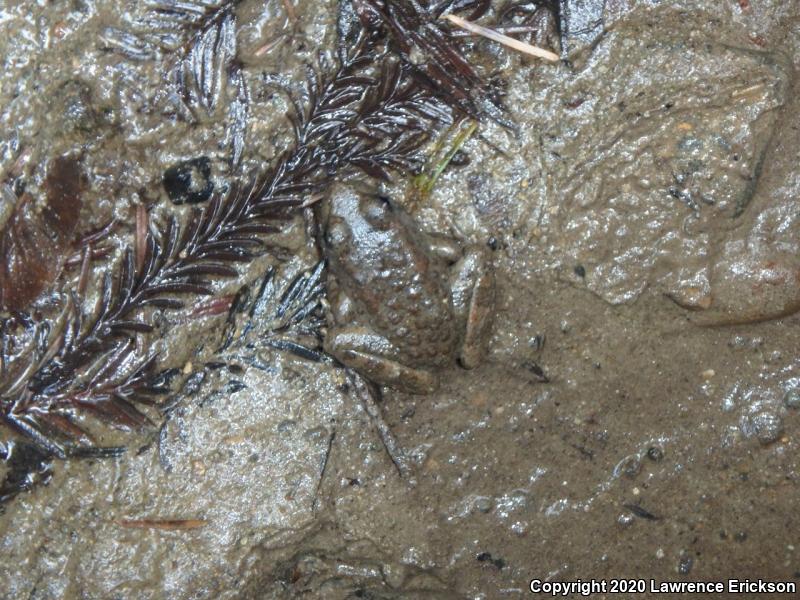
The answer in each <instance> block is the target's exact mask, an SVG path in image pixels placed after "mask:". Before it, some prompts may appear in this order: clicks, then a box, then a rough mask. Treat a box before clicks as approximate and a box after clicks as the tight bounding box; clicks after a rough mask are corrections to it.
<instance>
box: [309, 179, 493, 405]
mask: <svg viewBox="0 0 800 600" xmlns="http://www.w3.org/2000/svg"><path fill="white" fill-rule="evenodd" d="M317 216H318V220H319V224H320V228H321V233H322V236H321V238H322V239H321V244H322V248H323V252H324V254H325V256H326V258H327V260H328V280H327V285H328V300H329V302H330V308H329V310H328V324H329V328H328V332H327V335H326V339H325V344H324V347H325V350H326V351H327V352H328V353H330V354H331V355H333V356H334V357H336V358H337V359H338V360H339V361H341V362H342V363H343V364H344V365H346V366H348V367H350V368H352V369H354V370H355V371H357V372H359V373H360V374H361V375H363V376H364V377H366V378H367V379H369V380H371V381H373V382H374V383H377V384H381V385H386V386H389V387H393V388H397V389H400V390H403V391H408V392H412V393H429V392H432V391H433V390H435V389H436V387H437V385H438V383H439V375H438V372H439V370H440V369H441V368H443V367H446V366H448V365H451V364H452V363H453V362H454V361H455V360H456V359H457V360H458V361H459V362H460V364H461V365H462V366H463V367H465V368H472V367H475V366H476V365H477V364H478V363H479V362H480V361H481V359H482V358H483V355H484V353H485V350H486V346H487V341H488V336H489V332H490V329H491V325H492V319H493V316H494V296H495V285H494V274H493V271H492V269H491V266H490V261H489V255H488V250H487V249H486V248H484V247H481V246H476V245H466V246H462V245H461V244H460V243H458V242H457V241H456V240H453V239H451V238H447V237H444V236H440V235H434V234H428V233H424V232H422V231H420V229H419V227H418V226H417V224H416V222H415V221H414V219H413V218H412V217H411V216H410V215H409V214H408V213H407V212H406V211H405V210H403V208H402V207H401V206H400V205H398V204H396V203H395V202H393V201H392V200H390V199H388V198H386V197H385V196H381V195H379V194H377V193H374V192H367V191H364V190H360V189H357V188H354V187H352V186H348V185H345V184H337V185H335V186H333V188H332V189H331V190H330V192H329V194H328V196H327V198H326V199H325V201H323V202H321V203H320V205H319V206H318V213H317Z"/></svg>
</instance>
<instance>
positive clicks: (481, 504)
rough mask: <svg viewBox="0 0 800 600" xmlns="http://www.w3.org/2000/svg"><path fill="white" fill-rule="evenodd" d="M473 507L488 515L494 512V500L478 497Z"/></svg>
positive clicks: (487, 497)
mask: <svg viewBox="0 0 800 600" xmlns="http://www.w3.org/2000/svg"><path fill="white" fill-rule="evenodd" d="M472 505H473V506H474V507H475V510H477V511H478V512H481V513H488V512H489V511H491V510H492V499H491V498H490V497H489V496H478V497H477V498H475V501H474V502H473V504H472Z"/></svg>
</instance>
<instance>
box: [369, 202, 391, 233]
mask: <svg viewBox="0 0 800 600" xmlns="http://www.w3.org/2000/svg"><path fill="white" fill-rule="evenodd" d="M391 213H392V203H391V202H390V200H389V198H388V197H386V196H377V197H376V198H375V199H374V200H373V201H372V202H370V203H369V204H368V205H367V206H366V207H365V209H364V218H365V219H366V220H367V221H369V222H370V223H371V224H372V225H377V226H380V225H382V224H385V223H386V221H387V219H388V218H389V215H390V214H391Z"/></svg>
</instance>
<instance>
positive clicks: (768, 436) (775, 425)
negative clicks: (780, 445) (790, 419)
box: [751, 412, 783, 446]
mask: <svg viewBox="0 0 800 600" xmlns="http://www.w3.org/2000/svg"><path fill="white" fill-rule="evenodd" d="M751 425H752V427H753V432H754V433H755V436H756V437H757V438H758V441H759V442H761V443H762V444H764V445H765V446H766V445H767V444H771V443H773V442H776V441H777V440H778V439H780V437H781V434H783V421H782V420H781V418H780V417H779V416H778V415H776V414H773V413H771V412H761V413H757V414H755V415H753V417H752V420H751Z"/></svg>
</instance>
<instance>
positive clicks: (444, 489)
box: [0, 0, 800, 600]
mask: <svg viewBox="0 0 800 600" xmlns="http://www.w3.org/2000/svg"><path fill="white" fill-rule="evenodd" d="M567 4H571V5H572V6H573V12H572V13H571V16H570V13H567V16H568V17H569V18H571V19H572V21H571V22H570V23H568V24H567V25H569V26H568V27H564V26H563V25H562V31H563V33H564V34H565V35H564V37H563V38H562V39H563V40H564V41H565V43H567V47H566V50H567V53H566V57H567V58H568V60H565V61H562V63H559V64H557V65H550V64H545V63H543V62H541V61H537V60H534V59H530V58H526V57H522V56H520V55H518V54H515V53H513V52H512V51H510V50H508V49H505V48H501V47H500V46H497V45H496V44H494V43H493V42H487V41H475V40H473V41H471V42H469V44H468V46H469V47H468V49H467V51H468V53H469V55H470V56H471V57H477V59H479V60H480V63H479V64H480V65H481V66H482V67H483V66H487V67H491V69H492V70H493V73H494V74H496V75H497V77H498V79H499V80H501V81H505V82H506V83H505V85H506V89H505V98H504V103H505V105H506V106H507V107H508V116H509V117H510V118H511V119H512V120H513V121H514V122H515V123H516V124H517V127H518V130H519V133H518V134H515V133H514V132H513V131H510V130H508V129H506V128H503V127H502V126H500V125H497V124H494V123H491V122H488V123H484V124H482V125H481V127H480V129H479V131H478V133H477V134H476V135H474V136H472V137H471V138H470V139H469V140H468V141H467V142H466V143H465V145H464V146H463V148H462V151H463V153H464V154H465V155H466V157H467V158H468V160H465V161H463V162H465V163H467V164H465V165H462V166H451V167H449V168H448V169H447V170H445V171H444V173H443V174H442V176H441V177H440V179H439V180H438V181H437V183H436V185H435V187H434V189H433V191H432V192H431V194H430V196H429V197H427V198H424V199H422V200H420V199H419V198H416V199H414V200H413V201H412V200H409V198H410V194H409V192H408V184H407V181H405V180H403V179H401V178H397V179H396V180H395V182H394V183H393V184H391V185H388V186H387V187H386V192H387V193H389V194H391V195H392V197H393V198H394V199H395V200H396V201H397V202H399V203H401V204H403V203H405V204H403V205H404V206H406V209H407V210H409V212H412V213H413V215H414V218H415V219H416V220H417V222H418V223H419V224H420V227H421V228H422V229H424V230H426V231H429V232H433V233H438V234H445V235H448V236H450V237H455V238H457V239H459V240H462V241H463V242H464V243H470V244H485V245H487V246H488V247H489V248H491V250H492V252H491V254H492V261H493V264H494V269H495V276H496V282H497V292H496V293H497V306H496V309H495V310H496V314H495V317H494V325H493V330H492V334H491V339H490V342H489V350H488V355H487V356H486V358H485V359H484V360H483V362H482V363H481V364H480V365H479V366H477V367H476V368H474V369H470V370H465V369H462V368H460V367H459V366H458V365H457V364H455V362H454V363H453V364H452V365H451V366H449V367H446V368H445V369H444V370H443V371H441V372H440V373H439V375H438V377H439V388H438V389H437V390H436V391H435V392H434V393H432V394H427V395H415V394H409V393H403V392H399V391H396V390H392V389H385V390H384V391H383V395H382V396H383V397H382V400H381V407H382V410H383V414H384V418H385V420H386V422H387V423H388V424H389V426H390V428H391V430H392V432H393V434H394V436H395V437H396V438H397V440H398V442H399V444H400V446H401V447H402V448H403V449H404V450H405V452H406V453H407V454H408V456H409V459H410V462H411V464H412V466H413V470H414V480H415V483H416V485H413V486H412V485H410V482H409V479H408V478H405V479H404V478H401V477H400V476H399V475H398V471H397V469H396V468H395V465H394V464H393V463H392V461H391V460H390V458H389V457H388V455H387V454H386V451H385V449H384V447H383V445H382V443H381V437H380V436H379V434H378V432H377V431H376V430H375V427H374V424H373V423H372V421H371V420H370V418H369V416H368V414H367V413H366V412H365V410H364V407H363V406H362V405H361V403H360V402H359V400H358V398H357V397H356V395H355V394H354V391H353V389H352V386H351V385H350V383H349V382H348V379H347V377H346V375H345V373H344V371H342V370H341V369H339V368H337V367H336V366H334V365H331V364H329V363H326V362H325V361H315V360H309V358H314V357H306V358H302V357H300V356H298V355H297V354H292V353H287V352H285V351H281V350H280V349H279V347H276V344H275V340H270V339H265V338H263V337H259V336H258V335H257V332H258V331H260V330H262V331H263V330H266V329H269V319H271V318H274V317H273V316H271V315H273V313H272V312H270V311H269V310H267V311H264V312H263V314H260V315H259V316H256V317H254V318H252V319H249V320H248V319H246V318H245V317H246V314H245V315H244V316H243V315H242V314H240V315H239V316H237V317H236V319H237V320H236V321H235V322H230V321H228V322H226V317H225V316H224V315H220V314H215V313H218V312H219V311H214V310H201V311H199V312H195V313H193V314H190V312H189V311H188V310H187V311H185V312H184V313H171V314H170V315H169V317H168V318H167V317H164V319H163V321H162V322H160V324H159V333H160V336H161V337H160V339H159V340H158V341H157V342H156V346H157V349H158V350H159V352H160V359H159V360H160V361H161V362H162V364H163V365H164V366H165V367H174V368H175V369H176V372H178V373H179V375H180V377H179V379H180V380H181V381H182V383H181V385H180V386H179V391H176V393H174V394H173V395H171V396H170V398H169V405H170V408H169V411H168V415H169V416H168V418H167V419H166V420H164V421H163V424H162V423H160V422H159V423H156V424H155V425H154V427H152V428H145V429H144V430H143V431H141V432H138V433H127V434H125V433H121V432H116V431H113V430H110V429H108V428H102V427H101V428H98V431H97V434H96V435H97V437H98V440H99V441H100V442H102V443H104V444H107V445H108V444H114V443H120V444H124V445H125V446H126V447H127V452H126V453H125V454H124V455H122V456H120V457H117V458H110V459H102V460H101V459H95V460H71V461H63V462H62V461H57V462H55V463H54V464H53V465H52V468H50V467H48V466H47V464H45V463H42V465H41V468H40V470H39V472H38V475H36V477H38V478H40V479H43V480H46V481H47V483H46V484H41V482H40V484H39V485H36V486H35V487H34V488H33V489H32V490H31V491H30V492H25V493H22V494H20V495H18V496H17V497H15V498H14V499H13V500H12V501H10V502H8V503H7V504H5V505H4V510H3V512H2V514H0V556H2V560H0V580H2V581H3V582H4V584H3V586H2V589H0V597H2V598H9V599H11V598H37V599H50V598H98V599H99V598H120V599H122V598H153V599H157V598H176V599H178V598H230V599H234V598H236V599H245V598H287V599H288V598H326V599H328V598H432V599H433V598H435V599H440V598H442V599H444V598H472V599H487V600H492V599H501V598H517V597H519V598H522V597H526V596H528V595H529V592H528V584H529V581H530V580H531V579H534V578H537V579H542V580H553V581H568V580H575V579H579V578H580V579H583V580H587V579H590V578H603V579H610V578H621V577H630V578H639V577H644V578H651V577H652V578H654V579H656V580H682V581H700V580H703V581H707V580H725V579H727V578H728V577H739V578H745V577H746V578H750V579H757V578H762V579H770V580H775V581H793V582H797V583H800V522H799V520H798V519H799V518H798V512H797V505H798V501H800V480H799V478H800V458H798V457H799V456H800V343H799V342H798V339H800V338H799V337H798V332H800V316H799V315H798V314H797V310H798V308H800V208H798V207H799V206H800V205H799V204H798V201H797V198H798V194H800V94H798V93H797V92H798V86H800V80H799V79H798V75H797V70H798V68H800V8H798V7H797V6H796V5H795V4H794V3H791V2H780V1H778V0H770V1H765V2H747V1H743V0H725V1H718V0H708V1H701V2H696V1H693V2H683V1H681V0H671V1H669V2H659V1H655V0H607V1H606V2H604V3H588V2H587V3H569V2H568V3H567ZM584 4H585V5H592V4H598V5H600V7H599V8H598V7H595V8H593V9H590V8H586V7H585V6H584V7H583V8H581V6H579V5H584ZM293 6H294V10H295V12H296V15H295V17H296V19H297V21H296V22H293V23H292V24H290V25H287V23H288V21H289V20H290V17H289V16H288V15H287V14H286V12H285V6H284V4H283V2H278V1H272V0H270V1H268V2H250V1H249V0H247V1H244V2H241V3H239V4H237V5H236V7H235V10H236V15H237V19H238V23H239V29H238V32H237V44H238V51H237V57H238V58H239V60H240V62H241V73H240V75H239V76H241V77H243V78H245V79H246V80H247V82H248V86H249V87H248V89H249V92H250V97H251V98H252V103H251V109H250V111H251V112H250V116H249V121H248V122H249V124H250V125H249V129H248V131H247V138H246V139H247V142H246V144H245V146H244V148H243V149H237V148H236V147H235V144H233V145H232V139H233V138H232V136H235V131H233V132H232V130H231V125H230V123H231V122H232V121H231V114H230V113H229V112H228V111H227V110H222V109H220V110H217V111H215V110H210V111H206V112H205V113H201V114H200V115H199V116H196V119H195V120H194V121H193V122H192V123H191V124H188V122H187V120H184V119H178V118H167V117H165V115H169V114H170V111H169V108H168V106H169V98H163V97H161V96H159V94H158V91H159V76H160V75H159V74H158V73H155V72H154V71H153V64H152V63H151V62H147V61H144V60H142V61H138V62H137V61H131V60H124V61H123V60H121V59H120V57H119V55H118V54H115V53H113V52H109V51H108V50H107V46H108V43H107V42H104V41H103V40H104V39H106V37H107V36H108V35H109V34H108V31H109V28H124V27H125V26H128V25H130V23H131V22H132V21H131V20H132V19H133V18H134V17H133V16H132V15H134V13H135V12H136V7H135V6H133V5H132V4H130V3H114V2H108V3H94V2H72V3H54V4H48V5H47V7H32V6H29V5H27V4H26V3H11V4H7V5H6V6H4V7H2V8H1V9H0V15H2V16H3V18H2V19H0V30H2V31H3V33H4V35H3V36H0V39H3V40H5V41H3V42H2V45H3V50H2V52H0V54H2V55H3V56H4V73H3V76H2V78H0V94H1V95H0V106H1V107H2V112H1V113H0V115H1V118H2V122H3V125H4V128H3V130H4V133H3V135H2V136H1V137H0V161H2V162H1V163H0V168H2V171H3V174H4V177H10V176H11V175H9V174H13V173H16V172H18V171H21V170H25V169H27V172H28V173H31V175H30V176H29V188H28V189H29V191H30V193H31V194H35V193H36V192H37V190H38V189H39V187H43V186H45V179H44V177H45V172H44V170H43V169H38V168H36V167H35V165H39V164H41V165H45V164H47V162H48V160H49V159H50V158H51V157H52V156H55V155H59V154H64V153H69V152H72V153H75V154H76V155H77V154H79V155H80V156H81V161H82V168H83V171H84V174H85V176H86V177H87V179H88V180H89V181H91V186H90V187H89V188H87V189H86V190H85V191H84V192H83V195H82V198H81V206H80V219H79V223H78V225H77V226H76V230H77V233H78V234H80V233H81V232H84V233H85V232H89V231H91V230H92V229H93V228H95V227H97V226H99V225H102V224H103V223H106V222H107V221H108V220H109V218H110V217H111V216H113V215H134V214H135V206H136V205H137V204H139V203H140V202H142V201H145V202H147V203H148V206H151V207H153V210H156V211H158V210H161V211H167V210H174V211H181V210H184V209H186V208H187V207H186V206H184V205H183V204H186V203H189V204H191V203H193V202H202V199H200V196H202V195H203V194H204V191H205V190H206V189H207V187H208V186H211V185H213V186H215V187H216V186H222V187H224V186H226V185H230V184H231V183H232V177H233V176H232V175H230V173H232V172H233V171H232V170H231V168H230V164H231V161H232V157H237V156H239V154H241V156H240V157H239V158H238V160H240V161H241V165H242V169H243V171H246V170H247V169H248V168H251V169H252V168H258V166H259V165H262V164H264V163H265V162H268V161H270V160H272V159H273V158H274V157H275V156H276V155H277V154H278V153H279V152H280V150H281V148H282V147H284V146H285V145H286V144H287V140H288V139H289V137H288V136H289V133H288V131H289V129H290V128H289V126H288V125H287V122H286V119H285V117H284V114H285V112H286V110H287V105H286V100H285V98H283V97H281V96H280V94H275V93H274V92H273V90H272V87H271V86H270V76H271V75H274V74H275V73H282V77H284V78H286V79H287V80H290V81H291V80H296V81H302V80H303V78H304V77H305V67H304V61H309V60H312V59H313V55H314V53H315V50H316V48H317V47H323V48H326V47H327V48H333V47H334V46H335V40H336V30H335V14H336V10H335V9H336V3H335V2H332V1H331V2H296V3H293ZM584 9H585V11H584ZM592 10H593V11H594V12H591V11H592ZM582 11H583V12H582ZM586 11H589V12H586ZM565 18H566V17H565ZM126 24H127V25H126ZM287 27H290V28H291V29H292V35H286V37H285V38H284V37H279V38H278V37H276V36H277V34H278V33H279V32H283V31H284V30H285V29H286V28H287ZM104 36H105V37H104ZM554 37H555V38H557V37H558V36H551V37H550V38H549V39H553V38H554ZM276 39H277V40H278V41H276ZM265 48H267V49H266V50H265ZM237 93H238V89H237V88H236V86H231V85H228V86H225V87H223V88H222V89H221V91H219V94H220V96H219V97H220V98H223V99H225V98H227V99H226V100H224V101H223V100H220V103H221V104H220V105H221V106H229V105H230V104H231V103H233V104H234V105H235V102H234V100H235V98H236V97H237ZM164 103H166V104H164ZM165 106H167V108H165ZM143 107H145V108H143ZM233 122H235V119H233ZM186 165H189V167H187V166H186ZM192 165H193V166H192ZM190 167H191V168H190ZM165 181H169V183H170V185H169V186H167V187H168V188H169V189H167V188H165V187H164V183H165ZM176 197H177V198H181V201H179V202H175V201H174V199H175V198H176ZM12 212H13V211H9V210H6V207H5V206H4V207H3V210H2V211H0V218H2V223H6V222H7V221H8V220H9V219H12V218H13V216H11V213H12ZM119 227H120V228H119V229H118V230H117V231H116V232H115V233H114V235H115V236H119V237H120V238H122V237H124V236H130V235H133V233H134V230H135V219H134V218H125V219H123V222H122V224H121V225H120V226H119ZM277 239H278V240H279V242H280V243H279V244H276V246H278V247H280V252H281V255H282V257H284V258H285V259H286V260H285V261H284V263H283V264H282V265H281V266H280V267H279V268H277V269H276V271H275V273H276V274H275V278H276V279H275V281H276V285H277V286H278V287H280V286H285V285H286V284H287V282H290V281H291V280H292V279H293V278H295V277H297V276H298V274H301V273H303V272H304V271H310V270H313V269H314V267H315V265H316V264H317V256H316V255H315V253H314V251H313V248H312V247H311V246H310V245H309V244H308V243H307V240H306V238H305V229H304V225H303V223H302V222H301V221H300V220H299V219H298V220H296V221H295V222H293V223H291V224H290V225H288V226H287V228H286V230H285V231H283V232H281V233H280V234H278V236H277ZM274 263H275V261H274V260H272V259H270V258H268V257H262V258H259V259H257V260H254V261H252V262H250V263H248V264H247V265H244V266H242V268H241V270H240V275H239V277H238V278H235V279H233V280H228V281H225V282H223V283H220V284H216V285H217V287H215V294H216V295H217V296H226V295H233V294H236V293H237V292H238V291H239V290H240V289H241V288H242V286H244V285H248V286H249V289H258V287H259V285H260V283H261V282H262V281H263V279H264V277H265V274H266V273H267V272H268V269H269V267H270V265H272V264H274ZM67 273H70V271H67ZM68 276H72V277H74V278H77V277H78V275H77V273H75V274H74V275H68ZM5 433H6V432H5V431H4V435H5ZM34 459H36V457H34ZM32 460H33V459H32ZM5 468H6V469H8V466H6V467H5ZM639 597H647V595H646V594H645V595H642V596H639Z"/></svg>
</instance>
